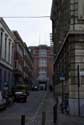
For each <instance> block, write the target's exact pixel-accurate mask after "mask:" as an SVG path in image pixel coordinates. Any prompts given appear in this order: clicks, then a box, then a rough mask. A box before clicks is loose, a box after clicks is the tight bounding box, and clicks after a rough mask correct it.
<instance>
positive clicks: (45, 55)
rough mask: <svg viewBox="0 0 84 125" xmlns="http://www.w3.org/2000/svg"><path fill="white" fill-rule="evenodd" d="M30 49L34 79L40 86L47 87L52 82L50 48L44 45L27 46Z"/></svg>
mask: <svg viewBox="0 0 84 125" xmlns="http://www.w3.org/2000/svg"><path fill="white" fill-rule="evenodd" d="M29 48H30V49H31V50H32V55H33V61H34V62H33V63H34V67H33V69H34V71H33V76H34V81H35V83H36V84H39V86H40V87H43V88H45V89H47V87H48V86H49V85H50V84H52V75H53V55H52V49H51V47H49V46H46V45H39V46H36V47H35V46H34V47H29Z"/></svg>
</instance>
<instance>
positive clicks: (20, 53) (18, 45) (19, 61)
mask: <svg viewBox="0 0 84 125" xmlns="http://www.w3.org/2000/svg"><path fill="white" fill-rule="evenodd" d="M13 33H14V35H15V38H16V39H15V43H14V80H15V84H19V83H24V44H23V40H22V39H21V37H20V35H19V33H18V32H17V31H13Z"/></svg>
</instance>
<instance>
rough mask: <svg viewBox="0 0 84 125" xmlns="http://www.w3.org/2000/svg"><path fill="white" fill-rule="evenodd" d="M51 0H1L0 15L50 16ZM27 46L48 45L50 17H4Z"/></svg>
mask: <svg viewBox="0 0 84 125" xmlns="http://www.w3.org/2000/svg"><path fill="white" fill-rule="evenodd" d="M51 5H52V0H1V1H0V17H28V16H34V17H35V16H50V13H51ZM4 20H5V21H6V23H7V25H8V26H9V28H10V29H11V30H17V31H18V32H19V34H20V36H21V38H22V39H23V41H24V42H26V43H27V45H28V46H36V45H39V44H46V45H50V33H51V32H52V26H51V20H50V18H33V19H32V18H4Z"/></svg>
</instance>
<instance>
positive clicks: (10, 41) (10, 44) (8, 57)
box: [8, 39, 11, 62]
mask: <svg viewBox="0 0 84 125" xmlns="http://www.w3.org/2000/svg"><path fill="white" fill-rule="evenodd" d="M10 45H11V40H10V39H9V45H8V47H9V52H8V61H9V62H10Z"/></svg>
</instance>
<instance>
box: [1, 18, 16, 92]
mask: <svg viewBox="0 0 84 125" xmlns="http://www.w3.org/2000/svg"><path fill="white" fill-rule="evenodd" d="M14 39H15V38H14V35H13V33H12V31H11V30H10V29H9V27H8V26H7V24H6V23H5V21H4V20H3V19H2V18H0V89H1V90H3V88H4V86H5V85H6V86H8V88H9V90H10V89H11V88H12V87H13V85H14V82H13V81H14V80H13V44H14Z"/></svg>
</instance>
